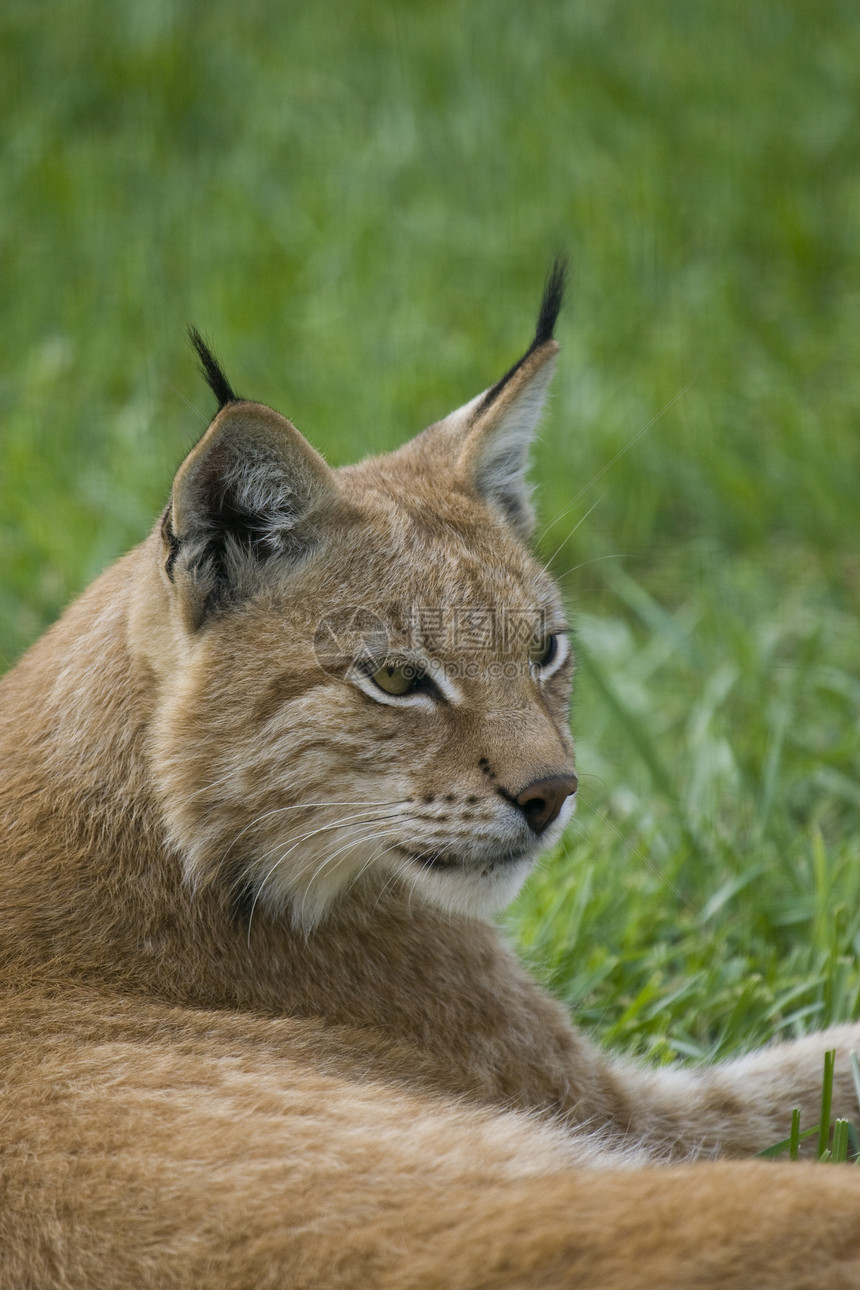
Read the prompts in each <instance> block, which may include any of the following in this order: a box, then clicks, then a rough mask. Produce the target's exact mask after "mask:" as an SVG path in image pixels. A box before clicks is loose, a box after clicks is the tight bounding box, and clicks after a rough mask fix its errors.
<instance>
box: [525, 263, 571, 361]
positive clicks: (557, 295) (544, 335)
mask: <svg viewBox="0 0 860 1290" xmlns="http://www.w3.org/2000/svg"><path fill="white" fill-rule="evenodd" d="M566 282H567V256H566V255H557V256H556V257H555V259H554V260H553V262H552V268H551V269H550V271H549V273H548V274H547V277H546V282H545V283H544V287H543V299H542V300H541V302H540V313H539V314H538V320H537V327H536V328H535V338H534V340H533V341H532V344H531V348H532V349H536V348H537V346H538V345H543V344H544V343H545V342H546V341H548V340H552V334H553V332H554V331H555V324H556V319H557V318H558V315H559V313H560V312H561V306H562V304H563V303H564V287H565V283H566Z"/></svg>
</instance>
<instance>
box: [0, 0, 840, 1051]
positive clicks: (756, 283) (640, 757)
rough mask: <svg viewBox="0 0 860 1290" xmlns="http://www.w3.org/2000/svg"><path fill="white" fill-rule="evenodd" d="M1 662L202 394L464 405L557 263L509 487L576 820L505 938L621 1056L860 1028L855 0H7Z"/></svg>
mask: <svg viewBox="0 0 860 1290" xmlns="http://www.w3.org/2000/svg"><path fill="white" fill-rule="evenodd" d="M0 51H2V52H0V64H2V65H0V111H2V115H0V120H2V122H3V127H2V165H0V191H2V200H0V274H2V284H3V304H4V307H3V310H2V316H0V336H2V354H3V361H2V366H1V367H0V554H2V559H0V665H2V666H6V665H8V664H10V663H11V662H12V661H13V660H14V658H15V657H16V656H17V655H18V653H19V652H20V651H21V650H22V649H23V648H24V647H25V646H26V645H27V644H28V642H29V641H31V640H32V639H33V638H35V636H36V635H37V634H38V633H39V632H40V631H41V630H42V629H43V628H44V627H45V626H46V625H47V623H48V622H50V621H51V619H52V618H53V617H54V616H55V615H56V614H57V613H58V611H59V610H60V608H61V607H62V606H63V604H64V603H66V602H67V600H68V599H69V598H70V597H72V596H73V595H74V594H75V593H76V592H77V591H78V590H79V589H80V588H81V587H83V586H84V585H85V584H86V582H87V581H89V580H90V579H91V578H92V577H93V576H94V575H95V574H96V573H97V572H98V571H99V570H100V569H101V568H102V567H103V566H104V565H105V564H106V563H107V562H109V561H110V560H111V559H112V558H113V557H114V556H115V555H117V554H118V553H120V552H121V551H123V550H124V549H126V548H128V547H129V546H130V545H132V544H133V543H135V542H136V541H137V540H139V539H140V537H141V536H143V534H144V533H145V532H146V531H147V530H148V528H149V526H150V524H151V522H152V519H153V517H154V515H155V514H156V512H157V511H158V509H159V508H160V507H161V506H162V505H163V501H164V499H165V498H166V495H167V491H168V489H169V485H170V480H171V477H172V473H173V471H174V469H175V467H176V465H177V464H178V462H179V460H180V459H181V457H182V456H183V454H184V452H185V451H186V450H187V448H188V447H189V446H190V444H191V443H192V442H193V441H194V439H195V438H196V437H197V435H198V434H199V433H200V431H201V429H202V428H203V425H204V423H205V421H206V419H207V417H208V414H209V412H210V410H211V408H210V399H209V397H208V395H207V392H206V391H205V390H204V389H203V388H202V384H201V381H200V380H199V378H198V377H197V375H196V373H195V370H194V363H193V361H192V359H191V356H190V353H189V351H188V349H187V347H186V344H185V339H184V330H185V326H186V324H187V323H188V322H190V321H191V322H194V323H196V325H197V326H199V327H200V328H201V329H202V330H203V331H204V333H206V334H207V335H208V336H209V337H211V338H212V339H214V341H215V343H216V345H217V348H218V350H219V352H220V354H221V355H222V357H223V359H224V360H225V363H226V366H227V370H228V372H229V374H230V376H231V379H232V380H233V382H234V384H235V385H236V386H237V388H238V389H239V391H240V392H241V393H244V394H247V395H251V396H253V397H257V398H260V399H263V400H265V401H267V402H271V403H273V404H275V405H276V406H278V407H279V408H281V409H282V410H283V411H284V412H286V413H288V414H289V415H291V416H292V417H293V419H294V420H295V421H296V423H297V424H298V425H299V427H300V428H302V429H303V430H304V431H305V432H306V433H307V434H308V435H309V437H310V438H311V439H312V440H313V442H314V443H315V444H316V445H317V446H319V447H320V448H321V449H322V450H323V451H324V452H325V453H326V455H327V456H328V458H329V460H331V461H332V462H334V463H340V462H342V461H346V460H349V459H351V458H354V457H356V456H358V455H361V454H363V453H365V452H367V451H370V450H379V449H384V448H387V447H391V446H394V445H395V444H397V443H398V442H400V441H401V440H402V439H403V438H405V437H406V436H407V435H409V434H411V433H413V432H414V431H416V430H418V429H419V428H421V427H422V426H423V425H424V424H426V423H427V422H428V421H430V420H433V419H435V418H436V417H437V416H439V415H441V414H443V413H444V412H445V411H447V410H448V409H450V408H451V407H453V406H456V405H457V404H459V403H461V402H463V401H464V400H466V399H467V398H469V397H471V396H472V395H473V394H474V393H476V392H477V391H478V390H479V389H481V388H483V387H484V386H486V385H488V384H490V383H491V382H492V381H493V380H494V379H495V378H496V377H497V376H498V375H499V374H500V373H501V372H502V371H503V370H504V369H505V368H506V367H507V366H508V365H509V364H510V362H511V361H513V359H515V358H516V357H517V356H518V355H519V354H520V353H521V351H522V350H523V348H524V346H525V345H526V344H527V343H528V340H529V339H530V335H531V327H532V324H533V319H534V314H535V309H536V305H537V300H538V297H539V293H540V286H541V281H542V278H543V275H544V272H545V269H546V267H547V265H548V262H549V260H550V258H551V256H552V254H553V253H555V252H556V251H557V250H558V249H564V250H566V251H567V252H568V253H569V255H570V258H571V284H570V295H569V303H568V307H567V309H566V312H565V314H564V315H563V318H562V320H561V323H560V326H559V331H558V335H559V339H560V340H561V342H562V345H563V357H562V361H561V364H560V368H559V373H558V376H557V379H556V386H555V393H554V398H553V401H552V404H551V407H550V409H549V414H548V416H547V418H546V422H545V428H544V433H543V437H542V442H541V444H540V446H539V450H538V454H537V462H536V472H535V473H536V478H537V480H538V482H539V489H540V498H541V509H542V515H543V525H544V526H545V527H544V528H543V531H542V533H541V541H540V549H541V551H542V553H543V554H544V556H545V557H547V558H550V557H552V561H553V566H554V568H555V569H556V571H557V572H558V574H559V575H560V576H561V577H562V579H563V582H564V586H565V589H566V592H567V595H568V598H569V600H570V602H571V604H572V606H573V613H574V619H575V622H576V624H577V629H578V634H579V642H580V649H579V652H580V673H579V682H578V692H577V699H576V703H575V712H574V728H575V731H576V733H577V737H578V741H579V765H580V770H581V773H582V794H581V796H582V801H581V805H580V811H579V815H578V819H577V822H576V824H575V826H574V828H573V829H572V831H571V833H570V837H569V840H568V842H567V843H566V844H565V845H564V846H563V847H562V848H560V849H559V850H558V852H557V853H556V854H555V855H554V856H552V857H550V858H549V860H547V861H546V862H545V863H544V864H543V865H542V867H541V869H540V871H539V872H538V873H537V874H536V875H535V878H534V880H533V881H532V882H531V884H530V886H529V888H528V889H527V891H526V893H525V894H524V896H523V897H522V898H521V900H520V901H519V902H518V904H517V905H516V907H515V909H514V910H513V911H512V912H511V914H510V915H509V917H508V919H507V922H508V925H509V926H510V927H511V929H512V931H513V934H514V935H515V937H516V938H517V940H518V943H519V944H520V945H521V947H522V949H523V952H524V954H525V955H526V956H527V958H528V959H529V960H530V961H531V962H532V963H533V965H534V966H535V968H536V970H537V971H538V972H539V973H540V974H541V975H542V976H543V978H544V979H545V980H547V981H548V982H549V983H550V984H551V985H552V987H553V988H554V989H555V990H556V991H558V992H559V993H560V995H561V996H562V997H563V998H565V999H566V1000H567V1001H568V1002H569V1003H570V1004H571V1005H572V1006H574V1007H575V1009H576V1011H577V1013H578V1015H579V1016H580V1018H581V1019H582V1020H584V1021H585V1022H586V1024H588V1025H590V1026H591V1027H592V1028H593V1029H594V1030H596V1031H597V1032H598V1033H601V1034H604V1035H606V1036H608V1037H609V1038H610V1039H611V1040H612V1041H613V1042H615V1043H617V1044H619V1045H621V1046H624V1047H626V1048H628V1049H633V1050H635V1051H638V1052H642V1053H648V1054H651V1055H652V1056H656V1057H657V1058H658V1059H661V1058H669V1057H671V1056H673V1055H675V1054H681V1055H693V1056H696V1055H702V1054H708V1055H718V1054H722V1053H724V1052H727V1051H729V1050H730V1049H732V1048H736V1047H738V1046H741V1045H745V1044H748V1043H752V1042H754V1041H758V1040H759V1039H761V1038H763V1037H765V1036H767V1035H769V1034H771V1033H774V1032H783V1033H792V1032H793V1031H795V1030H797V1029H799V1028H801V1027H807V1028H809V1027H811V1026H817V1025H820V1024H824V1023H826V1022H828V1021H830V1020H835V1019H839V1018H843V1017H847V1016H849V1015H851V1014H852V1013H853V1015H857V1013H858V1011H860V973H858V969H857V955H858V951H860V899H858V898H860V773H858V772H860V749H858V707H860V679H858V663H860V646H858V630H857V620H858V609H860V604H858V601H860V552H858V527H860V526H858V503H857V491H858V466H860V448H858V421H860V255H858V247H860V128H858V127H860V120H858V106H860V78H858V75H857V69H858V67H860V10H858V8H857V5H856V4H855V3H854V0H760V2H759V3H757V4H755V5H750V4H748V3H746V2H745V0H744V2H741V0H723V3H721V4H719V5H715V4H711V5H700V4H689V3H688V2H687V0H651V3H649V4H648V5H643V4H641V3H637V0H601V2H600V3H594V0H570V2H568V3H548V4H545V5H541V6H528V5H524V4H522V3H521V2H519V0H517V2H516V3H514V2H513V0H493V2H492V3H490V2H489V0H436V2H435V3H433V4H432V5H431V4H429V3H421V2H419V3H406V2H405V0H388V2H380V0H373V2H372V3H371V0H332V2H331V3H316V4H315V3H308V4H306V5H304V6H302V7H299V6H289V7H286V6H285V7H278V6H274V5H272V4H269V3H263V2H262V0H244V3H242V4H241V5H236V4H232V3H227V2H226V0H206V2H205V3H204V2H203V0H147V3H146V4H140V3H131V2H130V0H111V2H110V3H108V0H74V3H69V2H65V3H63V2H62V0H43V2H42V3H41V4H39V5H33V4H31V3H23V2H22V0H6V3H5V4H4V6H3V8H2V13H0Z"/></svg>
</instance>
